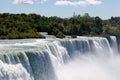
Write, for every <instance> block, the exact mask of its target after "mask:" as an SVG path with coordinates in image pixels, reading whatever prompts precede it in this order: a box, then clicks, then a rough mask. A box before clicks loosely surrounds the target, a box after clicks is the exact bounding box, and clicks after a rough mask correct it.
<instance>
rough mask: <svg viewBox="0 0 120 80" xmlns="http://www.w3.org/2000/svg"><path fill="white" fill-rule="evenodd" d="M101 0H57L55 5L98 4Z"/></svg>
mask: <svg viewBox="0 0 120 80" xmlns="http://www.w3.org/2000/svg"><path fill="white" fill-rule="evenodd" d="M101 3H102V1H100V0H82V1H81V0H79V1H69V0H57V1H56V2H55V5H59V6H88V5H99V4H101Z"/></svg>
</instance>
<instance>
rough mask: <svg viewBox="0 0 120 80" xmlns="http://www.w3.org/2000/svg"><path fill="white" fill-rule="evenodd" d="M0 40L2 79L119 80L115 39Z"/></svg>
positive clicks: (118, 60)
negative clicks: (109, 40) (110, 42)
mask: <svg viewBox="0 0 120 80" xmlns="http://www.w3.org/2000/svg"><path fill="white" fill-rule="evenodd" d="M110 39H111V40H112V41H113V42H112V44H111V46H110V44H109V42H108V40H107V39H106V38H102V37H78V38H77V39H63V40H61V39H55V40H52V39H51V40H47V39H46V40H39V39H33V40H29V39H28V40H27V39H26V40H24V39H23V40H5V41H4V40H1V41H0V50H1V51H0V80H120V76H119V75H120V55H119V54H118V53H117V49H116V48H117V42H116V37H114V36H112V37H110Z"/></svg>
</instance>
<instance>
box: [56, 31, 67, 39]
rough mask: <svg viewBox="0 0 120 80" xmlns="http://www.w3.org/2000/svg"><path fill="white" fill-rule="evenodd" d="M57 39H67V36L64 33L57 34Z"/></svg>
mask: <svg viewBox="0 0 120 80" xmlns="http://www.w3.org/2000/svg"><path fill="white" fill-rule="evenodd" d="M56 37H57V38H65V35H64V34H63V33H62V32H60V31H59V32H58V33H57V34H56Z"/></svg>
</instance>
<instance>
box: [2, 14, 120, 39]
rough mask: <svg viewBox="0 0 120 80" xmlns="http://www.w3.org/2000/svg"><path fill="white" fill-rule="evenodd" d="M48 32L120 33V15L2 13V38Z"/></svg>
mask: <svg viewBox="0 0 120 80" xmlns="http://www.w3.org/2000/svg"><path fill="white" fill-rule="evenodd" d="M38 32H48V34H50V35H55V36H56V37H58V38H64V37H65V35H73V37H74V35H75V36H77V35H80V36H82V35H87V36H97V35H108V34H109V35H111V34H112V35H120V17H111V19H108V20H102V19H101V18H99V17H98V16H96V17H90V15H89V14H88V13H85V14H84V15H83V16H81V15H74V16H73V17H71V18H59V17H56V16H52V17H45V16H40V15H38V14H9V13H3V14H0V38H2V39H14V38H44V36H42V35H41V34H40V33H38Z"/></svg>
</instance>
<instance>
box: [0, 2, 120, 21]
mask: <svg viewBox="0 0 120 80" xmlns="http://www.w3.org/2000/svg"><path fill="white" fill-rule="evenodd" d="M0 1H1V2H0V13H37V14H40V15H44V16H48V17H49V16H58V17H71V16H72V15H73V12H75V13H76V14H80V15H83V14H84V13H89V14H90V16H100V17H101V18H103V19H107V18H110V17H111V16H120V9H119V8H120V5H119V4H120V0H0Z"/></svg>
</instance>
